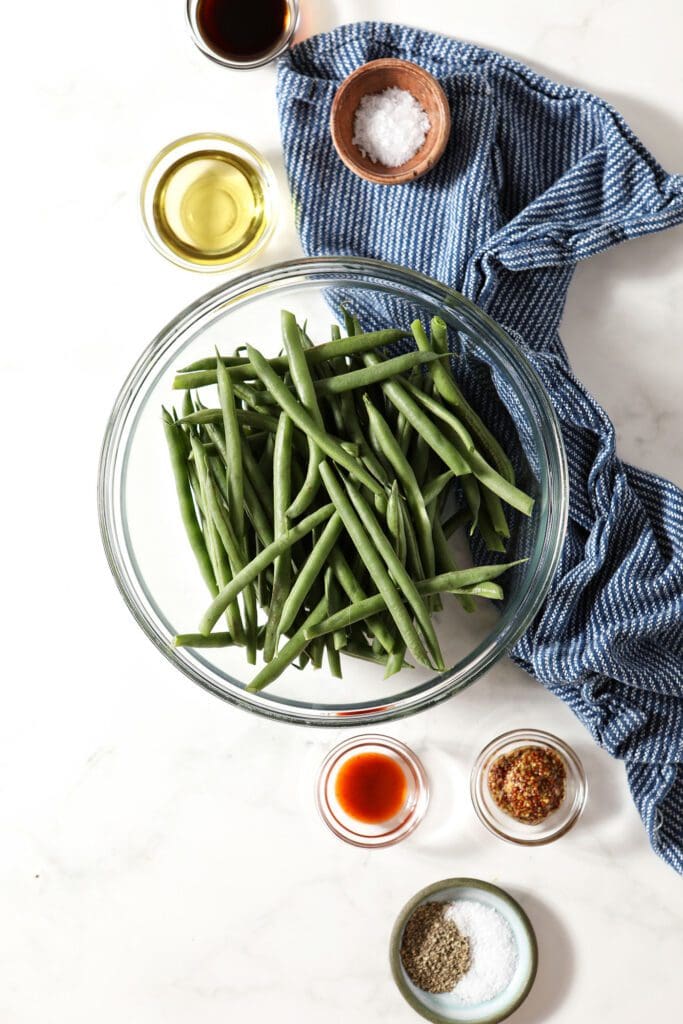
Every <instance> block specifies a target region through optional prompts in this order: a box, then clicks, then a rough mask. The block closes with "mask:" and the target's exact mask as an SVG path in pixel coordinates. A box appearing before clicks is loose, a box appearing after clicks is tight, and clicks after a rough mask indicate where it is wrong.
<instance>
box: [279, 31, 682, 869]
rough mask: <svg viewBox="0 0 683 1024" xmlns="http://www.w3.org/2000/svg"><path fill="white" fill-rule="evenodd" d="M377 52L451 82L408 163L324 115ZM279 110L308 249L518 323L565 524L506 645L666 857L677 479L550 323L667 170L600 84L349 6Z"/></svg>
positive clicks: (671, 855) (306, 49) (676, 765)
mask: <svg viewBox="0 0 683 1024" xmlns="http://www.w3.org/2000/svg"><path fill="white" fill-rule="evenodd" d="M378 57H400V58H403V59H407V60H412V61H415V62H416V63H417V64H420V65H422V67H424V68H426V69H427V70H428V71H430V72H432V74H434V75H435V76H436V77H437V78H438V79H439V81H440V82H441V84H442V85H443V87H444V89H445V91H446V95H447V96H448V100H449V102H450V106H451V111H452V117H453V127H452V133H451V141H450V143H449V147H448V149H447V151H446V154H445V155H444V157H443V158H442V160H441V161H440V163H439V164H438V165H437V166H436V167H435V168H434V170H432V171H431V172H430V173H429V174H428V175H426V176H425V177H424V178H422V179H420V180H419V181H416V182H411V183H410V184H407V185H401V186H394V187H392V188H386V187H384V186H380V185H372V184H370V183H368V182H365V181H362V180H361V179H360V178H358V177H356V176H355V175H353V174H352V173H351V172H350V171H348V170H347V169H346V168H345V167H344V165H343V164H342V163H341V161H340V160H339V159H338V157H337V155H336V153H335V151H334V149H333V146H332V142H331V139H330V134H329V130H328V123H329V114H330V106H331V103H332V99H333V97H334V93H335V90H336V88H337V86H338V84H339V83H340V82H341V80H342V79H343V78H345V77H346V75H348V74H349V73H350V72H351V71H353V70H354V68H356V67H358V66H359V65H360V64H363V63H365V62H366V61H368V60H374V59H375V58H378ZM278 102H279V111H280V122H281V129H282V138H283V146H284V154H285V162H286V167H287V173H288V176H289V183H290V187H291V190H292V195H293V199H294V203H295V208H296V211H297V217H298V228H299V231H300V235H301V239H302V243H303V246H304V249H305V251H306V252H307V253H308V254H309V255H335V254H354V255H362V256H371V257H376V258H378V259H384V260H388V261H390V262H392V263H398V264H401V265H403V266H408V267H413V268H415V269H417V270H420V271H422V272H423V273H425V274H428V275H430V276H431V277H434V278H436V279H437V280H438V281H441V282H444V283H446V284H449V285H451V286H453V287H455V288H457V289H459V290H460V291H462V292H463V293H464V294H465V295H467V296H468V297H469V298H470V299H472V300H473V301H474V302H476V303H477V304H478V305H479V306H481V307H482V308H483V309H485V310H486V312H487V313H489V314H490V315H491V316H492V317H493V318H494V319H495V320H497V321H498V322H499V323H500V324H502V325H503V326H504V327H505V328H507V330H508V331H509V333H510V334H511V335H512V336H513V337H514V338H515V339H516V340H517V341H518V343H519V345H520V347H521V348H522V349H523V350H524V351H525V353H526V354H527V356H528V357H529V359H530V361H531V362H532V363H533V365H534V367H535V368H536V370H537V372H538V373H539V375H540V377H541V379H542V380H543V382H544V384H545V386H546V388H547V390H548V392H549V393H550V396H551V398H552V401H553V403H554V406H555V410H556V412H557V414H558V416H559V419H560V422H561V426H562V430H563V435H564V441H565V446H566V449H567V456H568V460H569V472H570V486H571V495H570V510H569V529H568V535H567V540H566V543H565V545H564V550H563V554H562V560H561V564H560V567H559V570H558V572H557V574H556V577H555V580H554V582H553V585H552V588H551V592H550V594H549V596H548V599H547V601H546V603H545V606H544V608H543V610H542V611H541V613H540V614H539V615H538V617H537V619H536V620H535V622H534V624H533V626H532V627H531V629H529V631H528V632H527V633H526V634H525V635H524V637H523V638H522V639H521V640H520V641H519V643H518V644H517V645H516V647H515V648H514V651H513V652H512V656H513V658H514V659H515V661H517V662H518V663H519V664H520V665H522V666H523V667H524V668H525V669H526V670H527V671H528V672H530V673H531V674H532V675H534V676H535V677H536V678H537V679H539V680H540V681H541V682H542V683H543V684H544V685H545V686H546V687H547V688H548V689H549V690H551V691H552V692H553V693H555V694H557V696H559V697H561V698H562V700H564V701H566V702H567V704H569V706H570V707H571V708H572V709H573V711H574V712H575V713H576V714H577V715H578V716H579V718H580V719H581V720H582V721H583V722H584V723H585V725H586V726H587V727H588V729H590V731H591V733H592V735H593V737H594V738H595V740H596V741H597V742H598V743H599V744H600V745H601V746H602V747H604V748H605V749H607V750H608V751H609V752H610V753H611V754H613V755H614V756H615V757H619V758H622V759H623V760H624V762H625V765H626V771H627V775H628V781H629V785H630V788H631V792H632V794H633V798H634V800H635V803H636V805H637V807H638V811H639V812H640V815H641V817H642V819H643V822H644V824H645V827H646V829H647V831H648V835H649V837H650V841H651V843H652V846H653V847H654V849H655V850H656V851H657V853H659V854H660V855H661V856H662V857H663V858H664V859H665V860H666V861H668V863H669V864H671V865H672V866H673V867H674V868H676V869H677V870H678V871H681V872H683V492H681V490H679V489H678V488H677V487H675V486H674V485H673V484H671V483H668V482H667V481H665V480H662V479H660V478H658V477H655V476H652V475H651V474H648V473H646V472H643V471H642V470H640V469H635V468H634V467H633V466H629V465H626V464H625V463H623V462H622V461H621V460H620V459H619V458H618V457H617V454H616V451H615V438H614V428H613V426H612V424H611V422H610V420H609V419H608V417H607V415H606V413H605V412H604V410H603V409H601V408H600V406H599V405H598V404H597V402H596V401H595V400H594V399H593V398H592V397H591V396H590V395H589V394H588V393H587V392H586V390H585V389H584V388H583V386H582V385H581V384H580V382H579V381H578V380H577V379H576V378H575V377H574V376H573V374H572V372H571V369H570V367H569V363H568V360H567V356H566V353H565V351H564V348H563V346H562V342H561V341H560V337H559V334H558V325H559V322H560V318H561V315H562V309H563V305H564V301H565V296H566V292H567V288H568V286H569V283H570V280H571V277H572V272H573V269H574V265H575V263H576V262H577V261H578V260H580V259H585V258H586V257H588V256H592V255H593V254H594V253H597V252H600V251H601V250H603V249H607V248H609V246H611V245H615V244H616V243H617V242H621V241H623V240H624V239H628V238H635V237H637V236H638V235H642V234H646V233H647V232H651V231H659V230H661V229H662V228H666V227H670V226H672V225H674V224H679V223H681V222H682V221H683V177H681V176H678V175H669V174H667V173H666V172H665V171H664V170H663V169H662V168H661V167H660V166H659V164H658V163H657V161H656V160H655V159H654V158H653V157H652V155H651V154H650V153H649V152H648V151H647V150H646V149H645V147H644V146H643V145H642V143H641V142H640V141H639V140H638V139H637V138H636V137H635V136H634V134H633V132H632V131H631V130H630V129H629V128H628V126H627V125H626V124H625V122H624V120H623V119H622V118H621V116H620V115H619V114H618V113H617V112H616V111H615V110H613V109H612V108H611V107H610V106H609V105H608V104H607V103H605V102H604V101H603V100H601V99H599V98H597V97H596V96H592V95H590V94H589V93H587V92H584V91H581V90H577V89H571V88H568V87H567V86H564V85H559V84H557V83H556V82H552V81H549V80H548V79H547V78H544V77H542V76H541V75H538V74H536V73H535V72H533V71H532V70H530V69H529V68H527V67H525V66H524V65H522V64H519V63H518V62H516V61H514V60H510V59H509V58H508V57H505V56H503V55H502V54H499V53H494V52H491V51H489V50H484V49H481V48H479V47H476V46H472V45H470V44H468V43H463V42H459V41H458V40H455V39H449V38H446V37H442V36H437V35H433V34H431V33H427V32H422V31H419V30H416V29H412V28H405V27H401V26H398V25H388V24H381V23H363V24H355V25H346V26H343V27H341V28H339V29H336V30H335V31H333V32H330V33H328V34H325V35H320V36H316V37H314V38H312V39H308V40H306V41H305V42H304V43H302V44H300V45H299V46H297V47H295V48H294V49H293V50H292V51H291V52H290V53H289V54H288V55H287V56H286V57H284V58H283V60H282V61H281V62H280V69H279V79H278Z"/></svg>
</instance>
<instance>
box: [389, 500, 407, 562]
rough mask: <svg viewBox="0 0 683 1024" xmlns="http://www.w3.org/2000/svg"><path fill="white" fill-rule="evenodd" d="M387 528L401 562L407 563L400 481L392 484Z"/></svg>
mask: <svg viewBox="0 0 683 1024" xmlns="http://www.w3.org/2000/svg"><path fill="white" fill-rule="evenodd" d="M386 520H387V528H388V530H389V533H390V535H391V537H392V540H393V543H394V551H395V552H396V554H397V556H398V559H399V561H400V562H402V563H403V565H405V563H406V529H405V524H404V521H403V510H402V509H401V496H400V493H399V489H398V481H396V480H394V482H393V484H392V485H391V493H390V495H389V500H388V502H387V515H386Z"/></svg>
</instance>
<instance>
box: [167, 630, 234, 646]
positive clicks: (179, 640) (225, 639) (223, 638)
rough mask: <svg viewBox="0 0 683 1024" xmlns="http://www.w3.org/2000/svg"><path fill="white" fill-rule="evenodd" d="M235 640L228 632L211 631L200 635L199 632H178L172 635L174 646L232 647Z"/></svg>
mask: <svg viewBox="0 0 683 1024" xmlns="http://www.w3.org/2000/svg"><path fill="white" fill-rule="evenodd" d="M234 644H235V641H234V640H233V638H232V637H231V636H230V634H229V633H212V634H211V635H210V636H202V634H201V633H178V634H177V636H174V637H173V646H174V647H233V646H234Z"/></svg>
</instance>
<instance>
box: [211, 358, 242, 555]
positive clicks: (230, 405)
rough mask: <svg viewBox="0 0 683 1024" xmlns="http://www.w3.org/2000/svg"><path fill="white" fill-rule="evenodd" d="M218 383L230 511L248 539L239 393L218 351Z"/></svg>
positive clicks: (238, 534)
mask: <svg viewBox="0 0 683 1024" xmlns="http://www.w3.org/2000/svg"><path fill="white" fill-rule="evenodd" d="M216 379H217V383H218V397H219V399H220V403H221V412H222V414H223V433H224V435H225V451H226V460H225V462H226V480H227V485H228V497H229V501H228V511H229V514H230V519H231V522H232V525H233V528H234V531H235V535H236V537H237V539H238V540H241V539H242V537H243V536H244V482H243V479H244V478H243V471H242V440H241V436H240V428H239V422H238V420H237V410H236V408H235V392H234V390H233V385H232V381H231V380H230V374H229V373H228V371H227V370H226V368H225V366H224V365H223V363H222V362H221V360H220V358H219V356H218V349H216Z"/></svg>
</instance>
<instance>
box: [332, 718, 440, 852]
mask: <svg viewBox="0 0 683 1024" xmlns="http://www.w3.org/2000/svg"><path fill="white" fill-rule="evenodd" d="M367 747H386V748H387V749H389V750H391V751H393V752H394V753H395V754H397V755H398V756H399V757H400V758H401V760H403V761H405V762H407V764H409V765H410V768H411V769H412V771H413V774H414V776H415V779H416V780H417V792H416V797H415V805H414V807H413V808H412V810H411V811H410V813H409V814H408V815H407V816H406V817H405V818H404V820H403V821H402V822H401V824H400V825H398V826H397V827H396V828H394V829H392V830H391V831H390V832H384V833H380V834H379V835H377V836H371V835H368V836H367V837H364V836H363V834H362V833H360V832H351V830H350V829H347V828H345V827H344V825H343V824H342V823H341V822H339V821H338V819H337V818H336V817H335V815H334V813H333V811H332V809H331V808H330V804H329V800H328V799H327V782H328V779H329V777H330V774H331V773H332V772H333V771H334V769H335V768H336V766H337V764H338V763H339V761H341V759H342V758H343V757H345V756H346V755H347V754H349V753H351V751H353V750H354V749H358V750H361V749H363V748H367ZM315 803H316V807H317V808H318V813H319V814H320V817H321V818H322V820H323V821H324V823H325V825H327V827H328V829H329V830H330V832H331V833H332V834H333V835H335V836H336V837H337V839H341V840H342V842H344V843H349V845H350V846H360V847H363V849H366V850H377V849H381V848H382V847H386V846H394V845H395V844H396V843H400V842H401V841H402V840H403V839H407V838H408V836H409V835H411V834H412V833H413V832H414V831H415V829H416V828H417V826H418V825H419V824H420V822H421V821H422V819H423V818H424V816H425V814H426V813H427V808H428V807H429V779H428V777H427V772H426V771H425V767H424V765H423V764H422V761H421V760H420V758H419V757H418V756H417V754H416V753H415V751H414V750H412V749H411V747H409V746H408V745H407V744H405V743H403V742H401V740H397V739H395V738H394V737H393V736H385V735H383V734H381V733H359V734H358V735H356V736H349V738H348V739H345V740H342V741H341V742H340V743H337V744H335V746H334V747H332V749H331V750H329V751H328V752H327V754H326V756H325V757H324V759H323V761H322V763H321V765H320V768H319V769H318V772H317V775H316V779H315Z"/></svg>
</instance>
